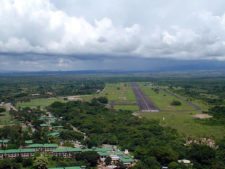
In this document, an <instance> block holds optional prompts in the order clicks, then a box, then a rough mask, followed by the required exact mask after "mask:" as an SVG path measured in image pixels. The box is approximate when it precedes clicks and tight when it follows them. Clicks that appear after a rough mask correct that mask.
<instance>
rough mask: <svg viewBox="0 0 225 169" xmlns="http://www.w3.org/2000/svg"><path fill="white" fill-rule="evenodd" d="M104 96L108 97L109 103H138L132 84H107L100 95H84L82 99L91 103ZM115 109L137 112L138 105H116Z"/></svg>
mask: <svg viewBox="0 0 225 169" xmlns="http://www.w3.org/2000/svg"><path fill="white" fill-rule="evenodd" d="M100 96H104V97H107V98H108V100H109V102H112V101H114V102H115V103H123V102H128V103H136V98H135V95H134V93H133V90H132V88H131V86H130V83H107V84H106V87H105V88H104V90H103V91H102V92H100V93H98V94H93V95H83V96H81V98H82V99H83V100H84V101H90V100H91V99H92V98H94V97H100ZM114 108H115V109H117V110H118V109H122V110H131V111H137V110H138V106H137V105H116V106H115V107H114Z"/></svg>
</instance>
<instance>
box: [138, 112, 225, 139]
mask: <svg viewBox="0 0 225 169" xmlns="http://www.w3.org/2000/svg"><path fill="white" fill-rule="evenodd" d="M193 114H196V112H193V111H190V112H175V111H174V112H172V111H170V112H159V113H143V114H142V116H143V117H146V118H148V119H155V120H159V122H160V124H161V125H162V126H169V127H171V128H174V129H177V130H178V132H179V133H180V134H182V135H184V136H185V137H194V138H198V137H212V138H215V139H222V138H223V137H224V136H225V127H224V126H211V125H210V126H209V125H204V124H201V123H200V122H199V120H197V119H194V118H193V117H192V116H193Z"/></svg>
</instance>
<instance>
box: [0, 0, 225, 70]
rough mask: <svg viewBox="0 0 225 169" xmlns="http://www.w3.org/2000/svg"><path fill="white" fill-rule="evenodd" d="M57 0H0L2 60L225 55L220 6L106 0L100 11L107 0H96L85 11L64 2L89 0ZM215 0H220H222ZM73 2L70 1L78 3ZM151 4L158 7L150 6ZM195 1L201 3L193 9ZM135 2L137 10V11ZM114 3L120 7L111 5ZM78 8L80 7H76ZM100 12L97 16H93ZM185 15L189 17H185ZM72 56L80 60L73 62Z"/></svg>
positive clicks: (67, 64)
mask: <svg viewBox="0 0 225 169" xmlns="http://www.w3.org/2000/svg"><path fill="white" fill-rule="evenodd" d="M56 2H57V0H56V1H55V3H54V1H51V0H1V1H0V28H1V29H0V53H1V54H2V55H4V59H2V60H1V63H0V65H3V64H4V65H6V64H7V63H9V62H10V60H11V61H12V59H11V57H14V58H16V59H17V60H18V61H20V62H21V64H25V65H27V64H30V65H34V66H35V65H36V64H39V65H36V67H38V66H39V67H40V68H42V67H43V65H44V61H43V60H45V62H47V61H46V60H48V61H51V62H52V63H53V64H55V65H56V67H59V68H71V69H72V68H74V66H75V65H76V66H77V65H78V64H81V63H80V61H79V60H90V58H91V57H93V59H95V60H96V61H97V60H98V58H100V59H102V58H105V59H112V58H114V59H119V58H121V57H131V58H169V59H181V60H197V59H203V60H210V59H212V60H225V14H223V13H222V12H221V10H220V9H217V8H215V6H213V7H212V10H213V12H211V11H210V6H207V8H205V9H203V10H199V9H200V8H199V7H200V6H202V5H201V3H200V4H198V3H197V5H196V4H194V3H193V4H192V3H185V5H186V6H187V9H188V11H186V9H185V12H182V9H183V8H179V7H181V5H183V3H180V2H178V1H177V0H173V1H172V2H171V4H172V5H170V6H168V5H165V1H163V0H160V1H159V2H157V3H156V2H154V3H153V2H150V1H146V0H143V3H142V5H141V6H139V4H140V3H138V2H139V1H136V0H134V1H132V2H130V1H126V0H124V1H123V2H122V1H118V2H117V3H116V5H115V4H114V5H113V3H112V1H110V2H109V5H108V1H107V3H103V4H102V5H103V7H105V10H104V13H101V15H100V14H99V13H100V12H99V9H98V7H99V8H100V2H102V1H100V2H99V1H97V2H96V3H91V5H90V6H92V7H93V8H90V10H91V11H92V9H94V10H93V14H92V13H91V14H90V12H87V13H85V14H84V16H85V17H84V16H82V15H81V13H80V14H79V15H78V14H77V15H76V12H75V13H71V12H70V11H67V10H66V9H65V8H63V7H62V8H60V5H59V4H64V3H65V4H66V2H71V3H72V4H73V5H74V4H76V3H77V5H76V6H78V7H80V11H81V9H84V7H86V5H87V4H86V3H84V1H79V0H76V1H70V0H67V1H58V3H56ZM78 2H79V3H80V6H79V3H78ZM81 2H82V3H81ZM114 2H115V1H114ZM199 2H200V1H199ZM221 2H222V1H221ZM202 3H203V2H202ZM216 3H217V4H218V5H219V4H220V1H218V0H217V2H216ZM163 4H164V5H163ZM73 5H70V6H72V8H73ZM132 5H133V6H132ZM149 5H152V6H153V8H152V10H150V11H149V12H147V10H146V9H147V8H149ZM195 5H196V6H198V8H195V10H191V9H192V7H193V8H194V6H195ZM135 6H136V9H137V11H133V10H134V9H135V8H134V7H135ZM109 7H112V9H111V10H112V11H115V10H116V9H117V12H118V13H116V12H114V13H113V12H112V11H110V10H108V9H110V8H109ZM74 10H75V11H76V10H78V11H79V9H78V8H77V7H74ZM107 10H108V14H109V16H107ZM123 10H124V12H123ZM176 10H177V11H176ZM86 11H88V10H86ZM215 11H218V12H215ZM178 12H180V13H181V16H179V14H178ZM188 12H189V13H188ZM184 13H185V14H184ZM95 14H96V18H95V17H93V16H92V15H94V16H95ZM126 14H127V16H126ZM102 15H104V16H102ZM119 15H121V18H122V19H121V20H124V18H125V16H126V17H127V18H129V19H127V20H124V22H122V21H121V20H120V22H118V20H119V18H120V17H119ZM88 16H89V17H88ZM184 16H186V18H182V17H184ZM135 17H136V18H135ZM115 18H118V19H115ZM185 19H186V22H184V20H185ZM43 57H46V58H45V59H43ZM50 57H51V58H55V61H54V62H53V60H54V59H49V58H50ZM73 57H74V58H76V59H75V60H76V63H77V64H74V63H73V62H74V60H73V59H72V58H73ZM2 58H3V56H2ZM7 58H8V59H7ZM19 58H20V59H19ZM35 61H36V63H35ZM98 61H99V60H98ZM92 62H93V60H92ZM86 63H88V61H87V62H86ZM40 64H43V65H42V66H41V65H40ZM81 65H82V66H84V64H83V63H82V64H81ZM87 65H89V64H87ZM78 67H79V66H78ZM44 68H45V66H44V67H43V69H44Z"/></svg>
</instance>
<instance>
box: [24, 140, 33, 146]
mask: <svg viewBox="0 0 225 169" xmlns="http://www.w3.org/2000/svg"><path fill="white" fill-rule="evenodd" d="M25 144H26V145H29V144H33V140H26V141H25Z"/></svg>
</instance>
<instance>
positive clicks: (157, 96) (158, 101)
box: [140, 83, 194, 111]
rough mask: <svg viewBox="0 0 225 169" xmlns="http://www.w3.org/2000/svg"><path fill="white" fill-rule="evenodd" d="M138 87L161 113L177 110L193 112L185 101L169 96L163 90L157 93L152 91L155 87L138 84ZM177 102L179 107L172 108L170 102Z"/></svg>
mask: <svg viewBox="0 0 225 169" xmlns="http://www.w3.org/2000/svg"><path fill="white" fill-rule="evenodd" d="M140 87H141V89H142V91H143V92H144V93H145V94H146V95H147V96H149V98H150V99H151V100H152V101H153V102H154V104H155V105H156V106H157V107H158V108H159V109H160V110H161V111H164V110H165V111H177V110H185V111H187V110H194V108H193V107H192V106H190V105H188V103H187V102H186V101H183V100H181V99H179V98H177V97H175V96H172V95H170V94H169V93H167V92H165V91H164V90H158V91H157V92H156V91H155V90H154V88H155V87H152V86H149V85H144V84H143V83H140ZM174 100H177V101H180V102H181V105H180V106H172V105H171V103H172V101H174Z"/></svg>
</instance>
